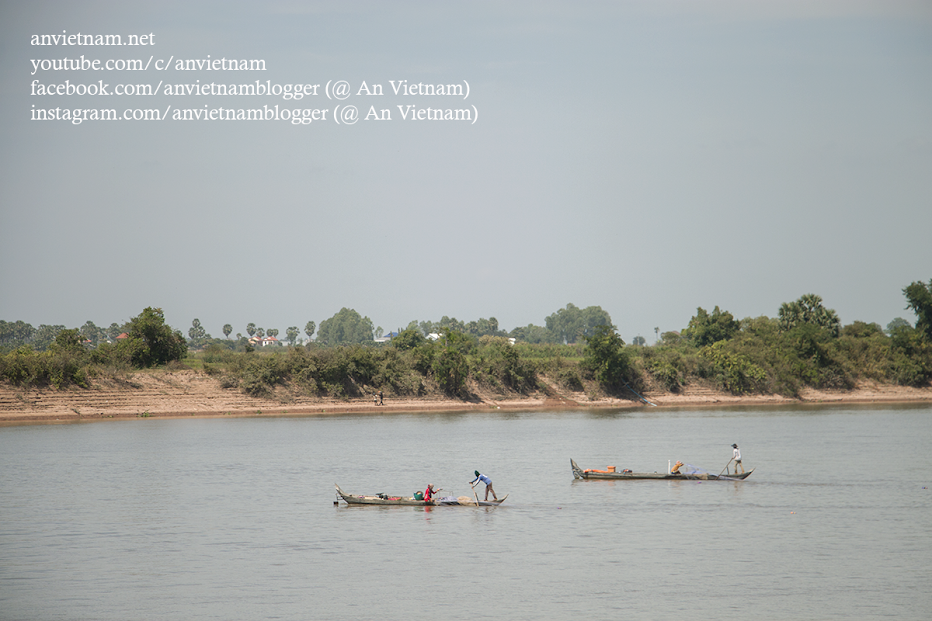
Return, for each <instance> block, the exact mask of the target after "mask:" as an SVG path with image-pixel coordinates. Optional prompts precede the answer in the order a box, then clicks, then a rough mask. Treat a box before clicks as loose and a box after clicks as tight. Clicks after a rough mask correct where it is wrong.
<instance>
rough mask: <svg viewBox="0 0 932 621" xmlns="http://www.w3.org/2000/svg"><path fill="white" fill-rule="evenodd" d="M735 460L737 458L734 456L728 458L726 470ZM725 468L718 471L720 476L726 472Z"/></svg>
mask: <svg viewBox="0 0 932 621" xmlns="http://www.w3.org/2000/svg"><path fill="white" fill-rule="evenodd" d="M734 460H735V458H734V457H732V458H731V459H729V460H728V463H727V464H725V470H728V466H730V465H731V462H733V461H734ZM725 470H722V471H721V472H719V473H718V476H722V475H723V474H724V473H725Z"/></svg>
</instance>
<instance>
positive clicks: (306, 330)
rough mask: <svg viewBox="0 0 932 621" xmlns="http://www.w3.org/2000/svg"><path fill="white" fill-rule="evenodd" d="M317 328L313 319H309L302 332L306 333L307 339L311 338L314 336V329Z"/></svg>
mask: <svg viewBox="0 0 932 621" xmlns="http://www.w3.org/2000/svg"><path fill="white" fill-rule="evenodd" d="M316 329H317V324H316V323H314V322H313V321H309V322H307V323H306V324H305V325H304V333H305V334H306V335H307V340H309V341H310V340H311V337H312V336H314V330H316Z"/></svg>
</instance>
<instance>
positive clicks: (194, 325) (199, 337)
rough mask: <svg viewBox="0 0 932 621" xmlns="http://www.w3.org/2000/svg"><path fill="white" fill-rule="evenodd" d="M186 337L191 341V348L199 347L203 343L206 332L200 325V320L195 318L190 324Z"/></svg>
mask: <svg viewBox="0 0 932 621" xmlns="http://www.w3.org/2000/svg"><path fill="white" fill-rule="evenodd" d="M188 337H189V338H190V339H191V346H192V347H200V346H201V344H202V343H203V342H204V339H205V338H206V337H207V330H205V329H204V326H202V325H201V320H200V319H198V318H196V317H195V318H194V321H192V322H191V327H190V328H188Z"/></svg>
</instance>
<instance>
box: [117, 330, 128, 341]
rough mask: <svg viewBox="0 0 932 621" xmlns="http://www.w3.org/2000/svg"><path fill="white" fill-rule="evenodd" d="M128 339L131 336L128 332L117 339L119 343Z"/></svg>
mask: <svg viewBox="0 0 932 621" xmlns="http://www.w3.org/2000/svg"><path fill="white" fill-rule="evenodd" d="M128 338H129V335H128V334H127V333H126V332H124V333H123V334H121V335H120V336H118V337H117V340H118V341H119V340H121V339H128Z"/></svg>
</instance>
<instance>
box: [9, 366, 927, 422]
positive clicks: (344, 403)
mask: <svg viewBox="0 0 932 621" xmlns="http://www.w3.org/2000/svg"><path fill="white" fill-rule="evenodd" d="M643 397H644V398H645V399H646V400H647V401H648V402H649V403H645V402H643V401H641V400H639V399H637V398H636V397H635V396H634V395H631V398H630V399H610V398H602V399H591V398H590V397H589V396H587V395H586V394H585V393H574V392H568V391H561V390H559V389H557V388H556V387H555V386H553V385H552V384H551V385H545V387H544V389H543V390H541V391H540V392H538V393H536V394H532V395H529V396H525V397H520V398H515V397H501V396H500V395H491V394H480V395H479V396H478V397H477V398H476V399H475V400H472V401H462V400H457V399H450V398H446V397H440V396H428V397H423V398H393V397H388V396H387V397H386V398H385V404H384V405H381V406H380V405H375V404H374V402H373V400H372V397H371V396H370V397H368V398H357V399H349V400H334V399H319V398H311V397H306V396H296V395H293V394H289V393H288V392H287V391H285V390H284V389H282V390H279V391H277V392H276V393H274V394H272V395H270V396H268V397H265V398H257V397H250V396H248V395H244V394H242V393H241V392H240V391H238V390H232V389H224V388H221V387H220V384H219V382H218V381H217V380H216V379H214V378H211V377H209V376H207V375H204V374H200V373H195V372H193V371H179V372H167V373H161V374H145V373H140V374H136V375H133V376H130V377H127V378H125V379H124V380H122V381H120V382H110V383H109V384H100V385H96V386H94V387H92V388H89V389H81V388H72V389H66V390H56V389H52V388H44V389H35V388H30V389H21V388H16V387H13V386H9V385H0V424H4V425H8V424H45V423H65V422H75V421H91V420H113V419H135V418H222V417H250V416H321V415H332V414H383V413H386V412H398V413H411V412H469V411H491V410H510V411H519V410H540V409H548V410H555V409H564V410H590V409H623V408H630V409H637V408H651V409H653V407H654V406H657V407H658V408H684V407H689V408H696V407H723V406H769V405H773V406H780V405H799V404H841V405H844V404H869V403H884V404H894V403H932V386H926V387H923V388H911V387H906V386H895V385H888V384H876V383H870V382H865V383H862V384H861V385H859V386H857V387H856V388H855V389H853V390H835V391H829V390H811V389H809V390H806V391H804V392H803V393H802V395H801V398H799V399H790V398H787V397H782V396H779V395H753V396H741V397H736V396H734V395H730V394H727V393H721V392H717V391H715V390H712V389H710V388H708V387H702V386H687V387H685V388H684V389H683V390H682V391H681V392H679V393H668V392H660V391H647V392H645V393H644V394H643Z"/></svg>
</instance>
